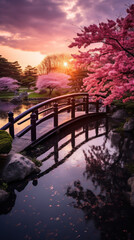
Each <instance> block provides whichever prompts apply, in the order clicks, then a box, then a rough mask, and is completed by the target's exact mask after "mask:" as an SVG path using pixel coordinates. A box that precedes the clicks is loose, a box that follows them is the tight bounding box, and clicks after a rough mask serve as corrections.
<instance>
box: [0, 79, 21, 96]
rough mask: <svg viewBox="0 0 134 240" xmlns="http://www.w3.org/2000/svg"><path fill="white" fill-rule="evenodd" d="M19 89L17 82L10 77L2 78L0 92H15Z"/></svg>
mask: <svg viewBox="0 0 134 240" xmlns="http://www.w3.org/2000/svg"><path fill="white" fill-rule="evenodd" d="M18 88H19V85H18V81H17V80H15V79H13V78H9V77H2V78H0V91H6V92H13V91H15V90H16V89H18Z"/></svg>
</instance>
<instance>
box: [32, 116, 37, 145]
mask: <svg viewBox="0 0 134 240" xmlns="http://www.w3.org/2000/svg"><path fill="white" fill-rule="evenodd" d="M35 140H36V113H34V112H33V113H32V114H31V141H32V142H33V141H35Z"/></svg>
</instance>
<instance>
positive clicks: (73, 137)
mask: <svg viewBox="0 0 134 240" xmlns="http://www.w3.org/2000/svg"><path fill="white" fill-rule="evenodd" d="M107 134H108V118H100V119H99V120H95V119H92V120H90V121H87V120H85V121H83V122H82V123H79V124H77V125H75V126H74V125H73V126H70V128H69V130H68V129H67V130H64V131H63V132H61V133H58V134H57V133H56V135H55V136H54V137H53V138H50V139H48V140H47V141H46V140H45V141H42V143H40V144H39V146H36V148H35V147H34V148H32V149H29V150H27V151H26V152H25V154H26V155H27V156H30V157H31V156H35V157H36V158H37V159H38V160H41V161H42V162H45V161H46V160H47V161H48V160H49V159H50V158H52V156H53V158H54V164H52V165H51V167H49V168H48V169H46V170H45V171H44V172H42V173H41V174H39V175H38V178H39V177H41V176H43V175H45V174H47V173H49V172H50V171H52V170H53V169H55V168H57V167H58V166H59V165H61V164H63V163H64V162H65V161H66V160H67V159H68V158H69V157H70V156H71V155H72V154H73V153H74V152H75V151H76V150H77V149H79V148H80V147H81V146H82V145H84V144H85V143H86V142H88V141H90V140H93V139H96V138H98V137H101V136H105V137H107ZM67 137H68V139H67ZM51 162H52V161H51Z"/></svg>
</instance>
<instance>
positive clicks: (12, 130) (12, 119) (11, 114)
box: [8, 112, 14, 138]
mask: <svg viewBox="0 0 134 240" xmlns="http://www.w3.org/2000/svg"><path fill="white" fill-rule="evenodd" d="M8 120H9V122H10V127H9V133H10V135H11V137H12V138H14V116H13V112H9V113H8Z"/></svg>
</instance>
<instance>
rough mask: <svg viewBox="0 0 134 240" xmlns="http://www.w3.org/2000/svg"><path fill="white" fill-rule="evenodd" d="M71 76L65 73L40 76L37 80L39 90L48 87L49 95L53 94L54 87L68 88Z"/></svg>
mask: <svg viewBox="0 0 134 240" xmlns="http://www.w3.org/2000/svg"><path fill="white" fill-rule="evenodd" d="M69 77H70V76H69V75H67V74H64V73H49V74H46V75H41V76H38V78H37V82H36V88H37V92H41V91H43V90H44V89H45V88H48V89H49V95H51V94H52V91H53V89H54V88H61V87H62V88H67V87H68V85H67V83H68V79H69Z"/></svg>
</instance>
